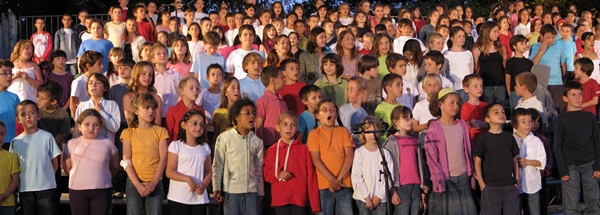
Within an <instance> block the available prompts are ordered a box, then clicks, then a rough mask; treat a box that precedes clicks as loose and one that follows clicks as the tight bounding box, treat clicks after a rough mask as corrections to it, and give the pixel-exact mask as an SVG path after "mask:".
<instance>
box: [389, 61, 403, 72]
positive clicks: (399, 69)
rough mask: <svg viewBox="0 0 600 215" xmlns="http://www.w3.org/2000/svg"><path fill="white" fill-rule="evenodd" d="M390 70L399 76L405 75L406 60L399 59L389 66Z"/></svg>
mask: <svg viewBox="0 0 600 215" xmlns="http://www.w3.org/2000/svg"><path fill="white" fill-rule="evenodd" d="M390 72H391V73H394V74H397V75H399V76H404V75H406V61H403V60H399V61H398V62H396V65H394V66H393V67H392V68H390Z"/></svg>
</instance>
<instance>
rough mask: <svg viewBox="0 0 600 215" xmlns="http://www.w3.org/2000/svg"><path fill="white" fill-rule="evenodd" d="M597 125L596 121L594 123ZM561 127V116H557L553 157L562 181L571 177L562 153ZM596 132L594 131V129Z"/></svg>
mask: <svg viewBox="0 0 600 215" xmlns="http://www.w3.org/2000/svg"><path fill="white" fill-rule="evenodd" d="M594 124H596V125H597V123H594ZM563 127H564V124H563V122H562V118H561V117H560V116H559V117H558V118H557V120H556V128H554V157H555V158H556V165H557V167H558V174H559V176H560V177H561V180H562V181H568V180H569V179H570V178H571V177H570V176H569V169H568V168H567V163H566V162H565V157H564V154H563V146H562V145H563V132H564V131H563V130H564V129H563ZM594 132H596V131H594Z"/></svg>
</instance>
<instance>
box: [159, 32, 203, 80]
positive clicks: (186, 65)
mask: <svg viewBox="0 0 600 215" xmlns="http://www.w3.org/2000/svg"><path fill="white" fill-rule="evenodd" d="M197 25H198V24H194V25H193V26H194V27H192V29H193V30H195V29H196V26H197ZM188 35H189V34H188ZM188 42H189V41H185V40H184V39H183V38H177V39H175V40H174V41H173V45H172V46H171V50H172V52H171V57H169V61H168V62H167V68H169V69H170V70H172V71H173V72H175V73H179V75H180V76H181V77H182V78H183V77H187V76H188V75H190V68H191V67H192V57H191V56H192V55H190V50H189V49H190V47H189V43H188ZM165 47H166V46H165ZM168 53H169V51H168V49H167V54H168Z"/></svg>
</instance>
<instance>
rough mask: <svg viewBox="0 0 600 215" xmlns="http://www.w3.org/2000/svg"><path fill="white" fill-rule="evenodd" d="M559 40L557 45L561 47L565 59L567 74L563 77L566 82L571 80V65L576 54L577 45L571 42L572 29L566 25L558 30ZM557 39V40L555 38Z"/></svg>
mask: <svg viewBox="0 0 600 215" xmlns="http://www.w3.org/2000/svg"><path fill="white" fill-rule="evenodd" d="M559 34H560V39H559V40H558V41H557V43H558V44H559V45H560V46H561V47H562V50H563V52H564V53H565V56H566V57H567V62H566V64H567V74H566V76H565V79H567V80H566V81H570V80H573V73H571V72H573V69H575V68H573V65H574V62H575V55H576V54H577V45H576V44H575V42H574V41H573V37H572V36H573V35H572V34H573V27H572V26H571V25H568V24H563V25H562V26H560V28H559ZM557 39H558V38H557Z"/></svg>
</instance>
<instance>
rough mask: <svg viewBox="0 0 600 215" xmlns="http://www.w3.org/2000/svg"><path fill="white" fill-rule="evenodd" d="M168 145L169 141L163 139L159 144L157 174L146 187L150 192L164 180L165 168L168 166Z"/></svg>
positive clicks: (155, 173)
mask: <svg viewBox="0 0 600 215" xmlns="http://www.w3.org/2000/svg"><path fill="white" fill-rule="evenodd" d="M167 145H168V144H167V139H162V140H161V141H160V142H159V143H158V156H159V160H158V166H156V172H154V177H153V178H152V181H150V182H149V183H146V186H147V187H148V188H149V189H150V192H153V191H154V188H156V185H157V184H158V183H159V182H161V180H162V176H163V173H164V171H165V167H166V166H167V147H168V146H167Z"/></svg>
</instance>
